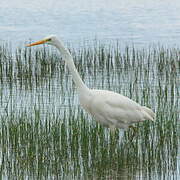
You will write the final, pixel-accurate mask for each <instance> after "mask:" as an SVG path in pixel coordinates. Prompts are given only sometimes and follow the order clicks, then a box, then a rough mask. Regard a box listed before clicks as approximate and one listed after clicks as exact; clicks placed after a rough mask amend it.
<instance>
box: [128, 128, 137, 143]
mask: <svg viewBox="0 0 180 180" xmlns="http://www.w3.org/2000/svg"><path fill="white" fill-rule="evenodd" d="M129 128H131V129H132V130H133V135H132V136H131V141H132V140H133V139H134V137H135V136H136V135H137V128H136V127H134V126H132V125H131V126H129Z"/></svg>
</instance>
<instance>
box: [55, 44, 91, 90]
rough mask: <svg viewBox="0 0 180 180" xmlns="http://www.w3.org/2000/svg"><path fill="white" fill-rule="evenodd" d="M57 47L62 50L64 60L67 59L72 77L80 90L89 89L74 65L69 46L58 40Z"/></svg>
mask: <svg viewBox="0 0 180 180" xmlns="http://www.w3.org/2000/svg"><path fill="white" fill-rule="evenodd" d="M56 47H57V49H58V50H59V51H60V53H61V55H62V58H63V60H65V62H66V64H67V66H68V68H69V71H70V73H71V74H72V79H73V81H74V83H75V85H76V87H77V89H78V91H81V90H84V91H85V90H88V87H87V86H86V85H85V84H84V82H83V81H82V79H81V77H80V75H79V73H78V71H77V69H76V67H75V65H74V62H73V58H72V56H71V54H70V52H69V50H68V49H67V48H65V46H64V45H63V44H62V42H57V43H56Z"/></svg>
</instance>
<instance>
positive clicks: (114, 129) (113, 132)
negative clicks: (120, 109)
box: [109, 125, 116, 137]
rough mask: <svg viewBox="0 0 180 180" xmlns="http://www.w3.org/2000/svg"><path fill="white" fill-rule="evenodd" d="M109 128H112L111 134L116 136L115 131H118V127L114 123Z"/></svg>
mask: <svg viewBox="0 0 180 180" xmlns="http://www.w3.org/2000/svg"><path fill="white" fill-rule="evenodd" d="M109 128H110V134H111V136H112V137H114V135H115V132H116V127H115V126H113V125H112V126H110V127H109Z"/></svg>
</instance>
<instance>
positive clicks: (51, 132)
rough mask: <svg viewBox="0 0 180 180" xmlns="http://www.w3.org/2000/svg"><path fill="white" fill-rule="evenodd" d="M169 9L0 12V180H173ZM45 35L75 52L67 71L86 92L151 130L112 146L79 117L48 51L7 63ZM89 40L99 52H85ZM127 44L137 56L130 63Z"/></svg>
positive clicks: (174, 87)
mask: <svg viewBox="0 0 180 180" xmlns="http://www.w3.org/2000/svg"><path fill="white" fill-rule="evenodd" d="M179 7H180V3H179V1H173V3H172V1H170V0H165V1H160V0H158V1H155V0H152V1H150V2H147V1H143V0H139V1H138V0H135V1H133V2H132V1H130V0H127V1H123V2H119V1H117V0H115V1H113V2H112V1H106V2H105V1H104V0H98V1H95V0H92V1H86V2H84V1H82V0H79V1H76V2H74V1H72V0H67V1H63V2H60V1H55V0H52V1H49V0H43V1H42V0H36V1H35V0H32V1H24V0H14V1H9V3H8V1H3V2H1V4H0V41H1V43H7V42H9V44H10V45H9V44H8V46H12V49H13V50H11V49H10V55H7V54H6V55H5V56H3V55H2V54H3V53H1V49H0V60H1V61H0V81H1V85H0V104H1V108H0V114H1V124H0V175H1V176H2V178H3V179H12V178H17V179H28V178H29V179H38V178H39V179H42V178H45V179H120V178H122V179H168V180H169V179H173V180H174V179H179V178H180V169H179V167H180V159H179V157H180V156H179V154H180V152H179V151H180V147H179V137H180V134H179V126H178V125H179V118H180V114H179V112H180V111H179V107H180V101H179V97H180V89H179V88H180V79H179V76H180V64H179V62H180V59H179V49H178V48H177V49H176V47H178V46H179V38H178V36H179V32H180V22H179V19H180V13H179V11H178V8H179ZM48 34H57V35H58V36H60V37H62V38H63V39H64V40H65V42H66V44H68V43H69V44H70V47H73V48H74V47H75V48H76V50H75V52H74V51H73V50H72V52H74V54H73V56H74V59H75V62H76V66H77V67H78V71H79V72H80V74H81V76H82V77H83V79H84V81H85V83H86V84H87V85H88V86H89V87H90V88H99V89H108V90H113V91H116V92H118V93H121V94H123V95H126V96H128V97H130V98H132V99H133V100H135V101H137V102H139V103H140V104H142V105H146V106H148V107H151V108H152V109H153V110H154V111H156V113H157V120H156V122H155V123H152V122H145V123H141V124H139V125H136V127H137V136H136V137H135V138H134V139H133V140H132V134H133V133H132V130H128V131H127V132H125V134H123V136H122V138H121V135H122V133H121V131H116V134H115V136H114V137H113V136H112V135H111V134H110V132H109V130H108V129H107V128H105V127H102V126H99V125H98V124H97V123H95V121H94V120H93V119H92V118H91V117H90V116H88V114H87V113H85V112H84V111H83V110H82V109H81V108H80V106H79V101H78V96H77V92H76V88H75V86H74V84H73V83H72V78H71V76H70V75H69V73H68V70H67V69H66V68H65V67H64V63H63V61H61V60H60V58H59V55H57V54H56V51H55V50H54V49H53V50H51V52H50V55H48V54H46V55H40V56H38V58H37V59H36V60H35V58H34V56H33V55H32V56H31V57H30V58H29V59H30V60H29V59H28V56H27V57H26V58H25V56H24V55H21V58H22V59H21V58H20V60H19V61H17V57H15V54H16V53H15V50H14V49H16V48H17V47H18V46H20V47H23V46H24V42H25V41H26V42H27V41H29V39H31V40H37V39H39V38H42V37H44V36H47V35H48ZM95 39H98V40H95ZM99 40H100V42H101V43H102V44H106V45H107V49H102V48H100V49H98V48H99V47H98V46H95V47H94V44H98V43H99ZM116 40H118V44H119V46H120V47H119V51H120V55H119V54H118V56H117V57H116V58H115V56H114V54H113V53H112V52H109V50H112V51H114V49H116V48H115V47H116ZM158 43H159V44H160V45H163V46H164V47H168V48H169V49H167V50H166V48H165V49H163V48H162V50H161V47H160V46H158V45H157V44H158ZM84 44H86V46H85V49H84V47H83V45H84ZM89 44H90V45H91V46H89ZM132 44H133V45H134V47H135V48H137V49H138V48H140V49H141V51H140V52H137V51H136V50H135V54H133V53H132V51H133V48H132ZM153 44H155V45H153ZM126 45H128V46H129V50H130V51H131V52H128V51H127V49H125V48H124V47H125V46H126ZM103 46H104V45H103ZM103 46H102V47H103ZM6 47H7V46H5V48H6ZM90 47H91V48H92V49H91V48H90ZM86 48H87V49H86ZM142 48H144V50H142ZM79 49H80V52H81V53H82V54H81V53H79ZM89 49H90V50H89ZM122 49H123V50H122ZM34 50H35V49H33V48H32V51H33V52H34ZM46 50H47V49H46ZM88 50H89V52H88ZM121 50H122V51H121ZM22 51H24V48H23V49H22ZM42 52H44V51H43V50H42ZM98 53H99V54H98ZM128 53H129V55H128ZM40 54H41V53H40ZM42 54H43V53H42ZM52 54H53V55H54V56H53V57H51V56H52ZM96 54H98V55H96ZM6 58H7V59H8V61H9V62H8V63H7V64H6V63H4V62H3V60H4V59H6ZM40 59H41V60H40ZM115 59H116V60H115ZM117 59H118V60H117ZM21 61H22V62H21Z"/></svg>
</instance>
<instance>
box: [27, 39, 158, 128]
mask: <svg viewBox="0 0 180 180" xmlns="http://www.w3.org/2000/svg"><path fill="white" fill-rule="evenodd" d="M43 43H47V44H51V45H54V46H55V47H56V48H57V49H59V51H60V53H61V55H62V58H63V60H65V62H66V64H67V66H68V68H69V71H70V72H71V74H72V78H73V81H74V83H75V85H76V87H77V90H78V94H79V100H80V104H81V106H82V107H83V108H84V109H85V110H86V111H87V112H88V113H89V114H91V115H92V116H93V117H94V118H95V120H96V121H98V122H99V123H101V124H103V125H105V126H108V127H110V128H111V129H114V128H115V127H117V128H122V129H126V128H128V127H129V126H130V125H132V124H133V123H137V122H142V121H145V120H152V121H153V120H154V118H155V113H154V112H153V111H152V110H151V109H149V108H147V107H145V106H141V105H140V104H138V103H136V102H135V101H133V100H131V99H129V98H128V97H126V96H123V95H121V94H118V93H115V92H112V91H107V90H95V89H89V88H88V87H87V86H86V85H85V84H84V83H83V81H82V79H81V78H80V76H79V74H78V72H77V69H76V67H75V65H74V62H73V58H72V56H71V54H70V52H69V51H68V49H66V48H65V46H64V45H63V43H62V42H61V41H60V40H58V39H57V37H56V36H49V37H47V38H45V39H43V40H41V41H38V42H35V43H32V44H30V45H28V46H34V45H38V44H43Z"/></svg>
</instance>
